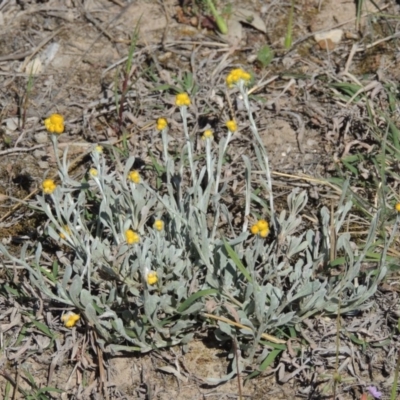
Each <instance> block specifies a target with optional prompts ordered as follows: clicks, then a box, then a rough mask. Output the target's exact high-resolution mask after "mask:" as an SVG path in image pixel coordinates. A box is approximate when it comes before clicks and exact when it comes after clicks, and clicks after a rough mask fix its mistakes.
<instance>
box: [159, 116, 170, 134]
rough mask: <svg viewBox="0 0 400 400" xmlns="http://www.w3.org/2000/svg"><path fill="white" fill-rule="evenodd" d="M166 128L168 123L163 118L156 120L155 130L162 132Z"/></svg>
mask: <svg viewBox="0 0 400 400" xmlns="http://www.w3.org/2000/svg"><path fill="white" fill-rule="evenodd" d="M167 126H168V122H167V120H166V119H165V118H158V120H157V129H158V130H159V131H162V130H163V129H165V128H166V127H167Z"/></svg>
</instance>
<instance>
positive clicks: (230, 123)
mask: <svg viewBox="0 0 400 400" xmlns="http://www.w3.org/2000/svg"><path fill="white" fill-rule="evenodd" d="M226 127H227V128H228V130H229V131H231V132H236V131H237V123H236V121H235V120H233V119H232V120H230V121H227V122H226Z"/></svg>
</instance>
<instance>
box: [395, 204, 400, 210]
mask: <svg viewBox="0 0 400 400" xmlns="http://www.w3.org/2000/svg"><path fill="white" fill-rule="evenodd" d="M394 208H395V209H396V211H397V212H400V203H397V204H396V205H395V206H394Z"/></svg>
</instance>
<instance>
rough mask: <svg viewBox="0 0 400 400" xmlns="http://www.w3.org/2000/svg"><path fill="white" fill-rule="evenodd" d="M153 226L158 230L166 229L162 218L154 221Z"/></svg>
mask: <svg viewBox="0 0 400 400" xmlns="http://www.w3.org/2000/svg"><path fill="white" fill-rule="evenodd" d="M153 228H154V229H156V230H157V231H162V230H163V229H164V221H162V220H161V219H157V220H156V221H155V222H154V225H153Z"/></svg>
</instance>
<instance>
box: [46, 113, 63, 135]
mask: <svg viewBox="0 0 400 400" xmlns="http://www.w3.org/2000/svg"><path fill="white" fill-rule="evenodd" d="M44 126H45V127H46V129H47V131H48V132H50V133H55V134H57V135H60V134H61V133H63V132H64V117H63V116H62V115H60V114H51V115H50V117H49V118H46V119H45V120H44Z"/></svg>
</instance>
